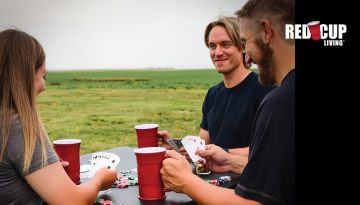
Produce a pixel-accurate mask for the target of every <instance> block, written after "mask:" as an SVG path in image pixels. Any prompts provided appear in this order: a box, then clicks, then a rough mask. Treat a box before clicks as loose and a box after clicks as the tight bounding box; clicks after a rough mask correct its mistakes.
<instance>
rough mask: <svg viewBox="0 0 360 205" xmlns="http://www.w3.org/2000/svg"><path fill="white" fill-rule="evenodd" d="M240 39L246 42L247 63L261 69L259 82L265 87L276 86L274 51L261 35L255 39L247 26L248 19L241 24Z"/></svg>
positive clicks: (244, 19)
mask: <svg viewBox="0 0 360 205" xmlns="http://www.w3.org/2000/svg"><path fill="white" fill-rule="evenodd" d="M240 39H241V40H242V41H244V42H245V52H246V55H247V57H246V63H251V62H252V63H254V64H257V66H258V69H259V82H260V83H261V84H263V85H274V84H275V83H276V81H275V67H274V65H273V61H272V55H273V50H272V49H271V48H270V46H269V45H268V44H266V43H264V42H263V41H262V39H261V38H260V35H259V36H258V37H254V36H253V34H252V32H251V30H250V29H249V28H248V27H247V26H246V18H243V19H242V21H241V22H240Z"/></svg>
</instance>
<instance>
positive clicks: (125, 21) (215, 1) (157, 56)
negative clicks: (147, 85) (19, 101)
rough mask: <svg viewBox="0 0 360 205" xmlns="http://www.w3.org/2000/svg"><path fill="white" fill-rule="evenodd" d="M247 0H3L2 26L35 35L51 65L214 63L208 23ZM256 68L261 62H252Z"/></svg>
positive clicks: (140, 66) (231, 12) (180, 66)
mask: <svg viewBox="0 0 360 205" xmlns="http://www.w3.org/2000/svg"><path fill="white" fill-rule="evenodd" d="M245 2H246V0H131V1H128V0H127V1H125V0H101V1H100V0H57V1H55V0H29V1H26V0H0V31H2V30H5V29H9V28H13V27H14V26H15V27H17V28H19V29H21V30H22V31H25V32H26V33H28V34H30V35H32V36H33V37H35V38H36V39H37V40H38V41H39V42H40V44H41V45H42V46H43V48H44V50H45V53H46V66H47V69H48V70H49V71H51V70H88V69H144V68H173V69H183V68H187V69H189V68H208V69H209V68H214V65H213V64H212V61H211V59H210V56H209V50H208V48H207V47H206V46H205V43H204V40H203V38H204V31H205V27H206V26H207V24H209V23H210V22H211V21H214V20H216V18H217V17H218V15H219V14H220V13H221V12H223V13H224V14H225V15H234V12H235V11H237V10H239V9H240V8H241V7H242V6H243V5H244V4H245ZM253 67H254V68H256V65H253Z"/></svg>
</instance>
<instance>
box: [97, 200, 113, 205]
mask: <svg viewBox="0 0 360 205" xmlns="http://www.w3.org/2000/svg"><path fill="white" fill-rule="evenodd" d="M112 203H113V201H102V202H100V204H102V205H110V204H112Z"/></svg>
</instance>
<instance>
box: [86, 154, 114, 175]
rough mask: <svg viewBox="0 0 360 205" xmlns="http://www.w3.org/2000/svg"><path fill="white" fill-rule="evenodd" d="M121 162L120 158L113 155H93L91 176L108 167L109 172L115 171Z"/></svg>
mask: <svg viewBox="0 0 360 205" xmlns="http://www.w3.org/2000/svg"><path fill="white" fill-rule="evenodd" d="M119 162H120V157H119V156H118V155H116V154H113V153H107V152H97V153H93V154H92V157H91V164H90V174H91V175H95V173H96V172H97V171H98V170H99V169H100V168H102V167H106V168H108V169H109V170H112V169H114V168H115V167H116V166H117V165H118V164H119Z"/></svg>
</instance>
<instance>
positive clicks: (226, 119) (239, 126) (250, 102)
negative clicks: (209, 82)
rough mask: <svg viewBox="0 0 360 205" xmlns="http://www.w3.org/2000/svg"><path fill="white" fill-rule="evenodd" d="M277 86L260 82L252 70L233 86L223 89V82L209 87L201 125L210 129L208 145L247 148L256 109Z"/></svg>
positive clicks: (205, 128)
mask: <svg viewBox="0 0 360 205" xmlns="http://www.w3.org/2000/svg"><path fill="white" fill-rule="evenodd" d="M276 87H277V86H276V85H274V86H263V85H261V84H260V83H259V80H258V74H257V73H254V72H251V73H250V74H249V75H248V76H247V77H246V78H245V79H244V80H243V81H241V82H240V83H239V84H238V85H236V86H234V87H232V88H226V87H225V84H224V81H221V83H219V84H217V85H215V86H213V87H211V88H210V89H209V91H208V93H207V94H206V97H205V100H204V103H203V107H202V112H203V118H202V122H201V124H200V127H201V128H202V129H204V130H207V131H209V134H210V140H211V144H215V145H217V146H220V147H223V148H228V149H230V148H242V147H248V146H249V139H250V135H251V127H252V124H253V122H254V117H255V114H256V111H257V108H258V107H259V105H260V103H261V101H262V100H263V98H264V97H265V96H266V95H267V94H268V93H269V92H271V91H272V90H274V89H275V88H276Z"/></svg>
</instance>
